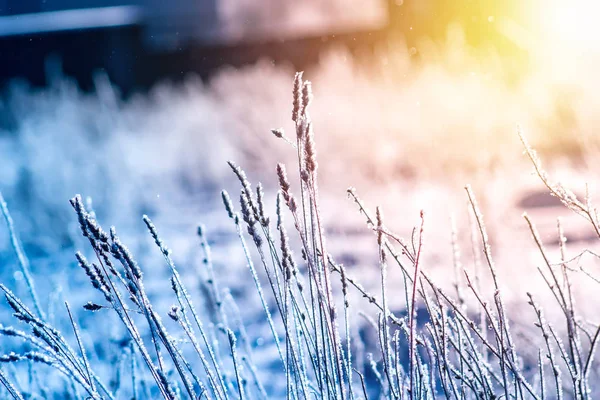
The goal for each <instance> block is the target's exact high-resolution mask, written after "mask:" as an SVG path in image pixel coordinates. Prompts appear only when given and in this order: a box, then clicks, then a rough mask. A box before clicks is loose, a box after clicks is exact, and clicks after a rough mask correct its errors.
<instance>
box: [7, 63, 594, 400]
mask: <svg viewBox="0 0 600 400" xmlns="http://www.w3.org/2000/svg"><path fill="white" fill-rule="evenodd" d="M312 99H313V94H312V89H311V83H310V82H309V81H305V80H304V79H303V75H302V73H298V74H296V76H295V79H294V84H293V102H292V103H293V107H292V116H291V117H292V118H291V119H292V122H293V126H294V130H293V131H292V132H291V133H288V132H285V131H284V130H283V129H274V130H273V131H272V133H273V135H274V136H275V138H274V139H273V140H280V141H282V142H284V143H286V146H288V148H289V151H290V152H293V153H294V154H295V157H296V163H295V165H293V168H294V169H295V170H297V176H298V180H297V181H294V182H292V180H291V179H290V177H289V176H291V175H292V174H291V173H290V175H289V176H288V172H287V170H286V168H287V167H291V166H290V165H288V166H286V165H284V164H278V165H277V168H276V174H277V180H278V184H279V190H278V192H277V197H276V207H275V210H274V212H272V211H270V210H269V209H268V207H267V200H266V196H267V195H266V194H265V191H264V190H263V187H262V186H261V184H260V183H259V184H258V185H253V184H252V183H251V182H250V180H249V178H248V176H247V175H246V173H245V172H244V170H243V169H242V168H241V167H240V166H238V165H236V164H234V163H232V162H230V163H229V167H230V169H231V172H232V174H233V176H234V177H235V178H236V179H237V180H238V181H239V187H240V190H239V193H237V194H235V195H231V194H229V193H228V192H226V191H223V192H222V193H221V195H222V201H223V205H224V208H225V214H226V215H227V216H228V217H229V219H230V221H231V224H232V228H233V229H235V232H236V234H237V238H238V239H239V246H240V247H241V249H242V250H243V253H244V256H245V264H246V267H247V270H246V272H245V274H246V276H245V278H243V279H245V280H247V285H249V286H252V287H253V295H254V296H255V297H256V298H257V299H258V301H257V304H258V305H259V306H258V307H259V309H258V310H252V309H251V308H252V307H253V306H252V304H250V303H248V304H246V303H244V304H242V303H241V302H240V301H241V299H238V298H236V296H235V293H232V292H231V291H229V290H228V289H227V288H226V287H223V286H222V285H221V278H222V272H221V271H219V270H218V269H217V268H215V265H214V264H213V262H212V254H211V251H210V246H209V244H208V243H209V242H208V240H207V237H206V229H205V228H204V227H202V226H201V227H199V228H198V237H197V238H196V240H197V242H198V244H199V245H200V246H201V248H202V251H203V260H202V266H201V270H199V271H195V274H194V275H193V276H192V275H188V273H190V271H189V269H187V270H186V271H187V272H186V273H182V272H180V269H179V268H178V266H177V265H176V264H175V261H174V259H173V257H172V252H171V250H170V249H169V247H168V245H167V241H166V239H165V238H163V237H162V236H161V235H160V233H159V231H158V228H157V227H156V226H155V225H154V223H153V222H152V220H151V219H150V218H149V217H148V216H144V217H143V223H144V224H145V227H146V228H147V230H148V234H149V235H150V236H151V238H152V240H153V241H154V243H155V245H156V247H157V250H158V251H156V252H155V253H156V255H155V256H156V257H162V258H163V259H164V264H165V266H166V270H167V271H168V278H167V279H162V280H159V284H160V287H159V288H152V287H149V286H148V285H147V282H148V281H147V279H146V277H147V275H148V274H154V273H158V272H157V271H148V270H145V269H144V266H143V265H141V264H140V263H138V262H137V261H136V258H135V256H134V254H132V252H131V251H130V250H129V248H128V247H127V245H126V244H125V243H124V242H123V241H122V239H121V237H120V235H119V233H118V232H117V230H116V228H114V227H110V228H109V229H105V228H104V227H103V226H102V225H101V224H100V223H99V222H98V219H97V217H96V213H95V212H94V210H93V209H92V208H91V205H90V204H85V202H84V201H83V200H82V198H81V196H79V195H78V196H75V197H74V198H72V199H71V201H70V204H71V206H72V208H73V217H72V218H73V219H74V220H75V219H76V221H77V225H78V229H79V231H80V234H81V235H82V236H83V237H84V238H85V240H86V242H88V246H87V248H82V249H80V251H78V252H77V253H76V254H75V259H76V261H77V264H78V266H79V270H78V271H73V272H72V274H78V275H79V276H84V277H85V280H86V281H87V282H86V283H85V285H86V286H85V287H84V288H79V287H78V288H76V290H77V291H79V292H81V293H85V294H86V297H87V299H88V300H87V301H86V302H85V304H80V305H79V304H78V305H77V308H76V309H74V308H73V307H72V306H71V305H70V304H69V302H64V304H62V305H60V307H59V308H57V307H50V306H49V304H50V303H51V302H48V301H45V300H44V299H43V298H42V297H41V296H40V295H39V294H38V293H37V291H36V277H34V276H33V274H32V273H31V267H30V262H29V260H28V258H27V256H26V255H25V252H24V250H23V248H22V246H21V242H20V240H19V238H18V235H17V228H15V226H14V223H13V221H12V218H11V216H10V213H9V210H8V207H7V205H6V203H5V201H4V199H2V198H0V205H1V206H2V213H3V215H4V218H5V220H6V225H7V227H8V232H9V235H10V238H11V243H12V246H13V248H14V251H15V253H16V254H17V256H18V265H19V271H17V272H18V274H19V276H20V279H19V280H18V281H17V282H19V283H20V285H21V286H22V287H21V288H18V287H17V288H15V287H13V288H9V287H8V286H6V285H3V284H2V285H0V289H1V290H2V292H3V293H4V297H5V300H6V304H7V306H8V308H9V309H10V311H11V313H12V319H10V320H9V319H5V320H3V321H2V325H0V335H2V341H1V343H2V345H1V350H2V352H3V354H2V355H1V356H0V362H1V363H2V365H1V367H0V387H1V388H2V389H1V392H0V393H1V394H2V398H12V399H16V400H23V399H37V398H46V399H59V398H60V399H78V398H88V399H151V398H157V399H158V398H164V399H168V400H171V399H188V398H189V399H205V398H210V399H230V398H239V399H266V398H287V399H312V398H331V399H333V398H335V399H342V400H344V399H367V398H370V399H375V398H389V399H419V400H425V399H435V398H448V399H490V400H491V399H500V398H504V399H509V398H515V399H540V400H543V399H567V398H576V399H592V398H595V396H597V395H599V394H600V391H599V390H598V376H597V373H596V372H595V371H596V369H597V363H596V362H595V359H594V355H595V352H596V349H597V344H598V340H599V338H600V326H598V324H597V323H593V322H590V321H587V320H585V319H583V317H582V316H581V315H580V313H579V312H578V306H577V303H578V301H592V300H593V299H579V298H578V296H577V288H575V287H573V284H572V276H573V275H575V274H580V275H581V274H585V275H586V276H588V277H589V279H592V280H594V281H599V280H598V278H596V275H595V273H594V272H593V271H590V270H589V269H587V268H585V267H584V266H583V265H582V264H581V263H579V261H581V260H582V254H579V255H570V253H569V252H568V250H567V245H566V239H565V237H564V234H563V230H562V226H561V223H560V221H559V222H558V224H557V233H556V241H557V242H558V244H559V247H560V257H559V258H555V257H554V256H552V255H551V254H550V253H548V252H547V251H546V249H545V246H544V242H543V241H542V238H541V237H540V235H539V234H538V232H537V230H536V227H535V224H534V222H533V221H532V219H531V218H530V217H528V216H527V215H524V218H525V223H527V225H528V226H529V228H530V231H531V237H532V241H531V245H532V246H535V247H536V248H537V249H538V250H539V252H540V254H541V255H542V256H543V260H544V262H545V264H544V266H543V267H541V268H539V273H540V274H541V276H542V277H543V279H544V281H545V282H546V284H547V290H548V291H550V292H551V294H552V296H553V297H554V299H555V304H554V305H553V307H555V308H558V309H559V310H560V313H561V324H562V325H564V326H556V325H554V324H550V323H549V322H547V321H546V319H545V317H544V310H543V309H542V307H541V306H540V305H538V303H537V302H536V299H535V298H534V296H533V295H532V294H528V296H529V306H530V307H531V311H532V313H531V315H532V316H533V319H532V320H531V324H532V325H533V326H535V327H536V332H537V334H532V335H530V336H528V337H522V335H521V336H518V337H517V336H515V334H514V333H513V330H512V329H511V328H512V321H514V316H513V315H512V314H513V313H515V312H522V310H521V309H518V310H513V309H509V308H507V305H506V303H505V300H504V298H503V288H504V287H505V282H502V281H501V280H500V278H499V276H498V273H497V268H496V265H495V263H494V255H493V252H492V249H491V246H490V241H489V239H488V233H487V230H486V225H485V222H484V216H483V214H482V212H481V210H480V207H479V205H478V202H477V199H476V196H475V194H474V192H473V190H472V189H471V188H470V187H469V186H467V187H466V196H467V199H468V204H469V208H470V215H471V216H472V226H471V227H470V229H471V230H472V239H473V240H472V249H471V251H472V252H473V258H474V260H475V261H474V263H473V264H474V267H473V268H472V267H470V264H471V263H470V262H466V261H465V260H463V259H462V256H461V253H462V252H463V251H462V250H461V249H460V248H459V243H458V240H457V239H456V236H457V235H456V231H455V230H454V234H453V240H452V245H453V252H452V253H451V254H448V258H447V261H446V262H445V263H446V264H447V268H449V269H454V271H455V277H456V279H455V281H454V282H453V283H452V288H453V289H452V290H447V289H444V288H442V286H444V285H441V284H440V282H438V279H437V278H438V277H437V276H436V274H435V273H432V271H431V270H430V269H429V268H428V265H427V264H426V262H425V261H424V256H423V255H424V254H425V253H426V252H427V251H428V241H427V236H428V232H429V231H431V230H434V229H436V228H435V227H433V226H430V225H428V215H427V213H424V212H421V214H420V224H419V226H417V227H415V228H414V229H413V233H412V235H411V236H410V237H409V238H407V239H405V238H402V237H400V236H399V235H398V234H396V233H394V231H393V230H392V228H391V227H390V226H388V225H387V224H386V218H385V217H384V213H383V210H381V209H380V208H379V207H378V208H376V211H375V212H374V213H373V212H371V211H369V209H368V208H367V206H366V205H365V204H364V202H363V201H362V200H361V198H360V197H359V194H358V193H357V191H356V190H355V189H353V188H350V189H348V191H347V194H348V197H349V199H350V200H351V201H352V202H353V203H354V204H355V205H356V209H357V212H358V213H359V214H360V215H361V216H362V217H363V218H364V220H365V224H366V229H368V230H370V231H372V233H373V240H374V241H375V242H376V243H377V247H378V254H379V256H378V259H379V261H378V263H379V276H380V290H379V291H378V292H369V291H368V290H367V289H365V288H364V287H363V286H362V285H361V284H360V277H357V276H351V275H350V273H349V271H347V269H346V268H345V266H344V265H343V264H342V263H340V262H338V261H337V260H336V259H335V257H334V256H333V255H332V254H330V252H329V251H328V248H327V238H326V232H325V229H324V225H323V215H322V212H321V208H320V197H319V184H318V182H319V179H318V172H319V164H318V161H317V148H316V145H315V128H314V126H313V122H312V120H311V117H310V110H311V103H312ZM520 137H521V139H522V142H523V145H524V147H525V150H526V153H527V154H528V156H529V157H530V159H531V161H532V162H533V165H534V167H535V170H536V172H537V174H538V175H539V177H540V179H541V181H542V182H543V184H545V186H546V187H547V189H548V190H549V191H550V193H552V194H553V195H554V196H556V197H557V198H558V199H560V200H561V201H562V202H563V203H564V205H565V206H566V207H567V208H569V209H570V210H572V211H573V212H575V213H576V214H579V215H580V216H581V217H582V218H585V220H587V222H588V223H589V225H590V228H591V229H592V230H593V231H594V232H595V233H596V235H597V236H598V239H600V220H599V219H598V214H597V210H596V208H595V207H594V206H593V203H592V200H591V199H590V197H589V195H588V196H586V198H585V199H578V198H577V197H576V196H575V195H574V194H573V193H571V192H570V191H569V190H568V189H567V188H565V187H564V186H562V185H560V184H557V183H553V182H552V180H551V179H550V177H548V176H547V174H546V173H545V172H544V170H543V168H542V166H541V162H540V160H539V158H538V157H537V155H536V153H535V151H534V150H533V149H532V148H531V146H530V145H529V144H528V143H527V141H526V139H525V138H524V136H522V135H521V136H520ZM327 156H331V155H327ZM294 175H296V174H295V173H294ZM234 198H235V199H236V200H235V201H234ZM347 245H348V246H350V247H351V246H353V244H352V242H350V241H349V242H348V243H347ZM465 252H466V251H465ZM467 265H469V266H468V267H467ZM391 273H399V274H401V276H402V285H401V286H399V287H397V286H393V285H390V284H388V276H389V275H390V274H391ZM483 276H489V277H491V286H489V287H488V286H487V285H485V284H484V283H483V280H482V279H481V278H482V277H483ZM198 277H202V278H201V279H199V278H198ZM37 279H40V277H37ZM514 279H519V277H518V276H515V277H514ZM73 280H74V281H75V279H74V278H73ZM154 283H156V280H154ZM196 285H197V286H198V287H196ZM17 290H19V291H20V292H22V293H24V294H23V295H22V296H17V295H16V294H15V293H16V292H17ZM153 293H154V294H156V293H160V295H161V297H162V298H163V299H164V298H165V297H166V298H169V299H171V301H172V305H171V306H170V307H168V308H167V309H165V308H164V307H161V306H160V305H156V302H155V301H154V295H153ZM69 294H70V293H66V294H63V298H66V299H68V298H69ZM353 294H354V295H353ZM355 294H358V295H359V296H355ZM357 298H359V299H361V300H360V301H359V300H356V299H357ZM391 298H394V299H395V300H396V301H398V299H400V302H401V303H402V304H403V310H404V311H403V312H398V311H394V310H392V309H391V307H390V306H389V304H390V299H391ZM359 310H364V311H359ZM255 313H258V315H259V316H258V317H256V316H255V315H256V314H255ZM85 314H88V315H87V317H85V321H86V322H85V323H86V326H85V327H84V328H82V326H81V323H80V322H79V321H80V320H83V316H84V315H85ZM89 314H92V315H89ZM251 318H253V319H256V320H259V323H258V324H257V323H254V324H251V325H248V326H247V322H248V319H251ZM90 321H91V322H90ZM107 325H110V331H111V334H110V335H107V334H106V328H107ZM532 347H533V348H534V349H537V350H536V351H534V352H533V353H534V354H535V356H534V357H532V356H531V354H532V351H531V349H532ZM111 355H112V356H111ZM107 360H112V361H111V362H112V365H110V364H109V363H108V362H107Z"/></svg>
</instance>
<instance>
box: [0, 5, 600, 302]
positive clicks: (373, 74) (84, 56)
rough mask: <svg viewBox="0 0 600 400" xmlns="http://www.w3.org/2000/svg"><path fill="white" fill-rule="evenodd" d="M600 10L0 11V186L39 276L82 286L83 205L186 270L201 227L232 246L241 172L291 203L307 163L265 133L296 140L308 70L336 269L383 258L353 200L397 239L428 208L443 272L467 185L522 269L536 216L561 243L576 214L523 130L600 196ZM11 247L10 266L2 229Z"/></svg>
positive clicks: (548, 157) (553, 163)
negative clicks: (544, 180) (280, 191)
mask: <svg viewBox="0 0 600 400" xmlns="http://www.w3.org/2000/svg"><path fill="white" fill-rule="evenodd" d="M82 3H85V7H82ZM599 13H600V5H599V4H597V3H596V2H594V1H591V0H573V1H570V2H565V1H560V0H545V1H541V0H519V1H517V0H510V1H506V0H504V1H499V0H302V1H291V0H260V1H259V0H172V1H168V2H167V1H162V0H129V1H128V0H88V1H85V2H82V1H75V0H0V55H1V63H0V159H1V160H2V164H1V168H0V190H1V191H2V193H3V194H4V197H5V198H6V200H7V202H8V204H9V207H10V209H11V210H12V213H13V216H14V218H15V222H16V226H17V228H18V232H19V234H20V236H21V239H22V241H23V242H24V244H25V247H26V248H27V249H28V252H29V254H30V257H32V258H33V259H35V260H36V262H35V263H34V264H33V265H34V269H36V270H37V271H39V272H41V273H46V272H48V271H57V269H56V268H63V269H64V270H65V271H67V270H68V268H69V267H70V266H71V265H72V264H73V261H74V258H73V256H72V254H73V250H74V249H75V248H80V247H81V246H83V244H82V242H81V240H80V238H78V235H77V225H76V220H75V218H74V215H73V213H72V211H71V209H70V206H69V203H68V199H69V198H71V197H72V196H73V195H75V194H76V193H81V194H82V195H83V196H84V197H85V196H89V197H90V198H92V199H93V205H94V209H95V210H96V213H97V215H98V218H99V220H100V221H101V222H103V223H105V224H106V225H111V224H115V225H117V226H118V227H119V228H120V230H121V232H122V235H123V236H124V237H125V238H126V239H128V244H129V245H130V246H131V247H132V248H134V249H135V248H140V249H145V248H147V246H148V245H149V244H151V239H150V238H146V237H145V236H140V235H138V233H139V232H140V231H141V230H142V229H143V228H144V226H143V224H142V223H141V219H140V217H141V215H142V214H143V213H146V214H149V215H150V216H151V217H153V219H154V220H155V222H156V224H157V225H158V226H159V227H160V228H161V229H162V230H163V231H164V232H165V237H166V239H168V242H169V243H170V246H171V247H173V248H174V250H175V252H174V254H176V255H178V257H180V258H181V260H184V261H185V260H189V259H190V257H192V256H191V254H195V253H194V251H197V244H196V243H195V242H193V240H189V238H190V237H191V236H192V235H193V234H194V233H193V232H194V231H195V226H196V224H197V223H199V222H204V223H206V224H207V226H208V229H209V233H210V234H212V235H213V238H214V242H215V245H222V246H227V243H228V240H230V239H231V240H233V239H234V236H233V233H234V230H233V227H232V226H230V224H229V221H228V220H227V218H226V215H225V213H224V212H223V211H222V206H221V204H220V200H219V192H220V190H221V189H222V188H227V189H230V190H231V192H232V193H236V191H237V186H236V185H235V182H233V179H232V178H233V175H232V174H231V171H230V170H229V168H228V167H227V164H226V161H227V160H234V161H236V162H237V163H238V164H240V165H241V166H243V167H244V168H245V169H246V170H247V171H248V174H249V176H250V177H251V180H252V181H253V182H257V181H259V180H261V181H263V183H264V185H265V187H266V188H267V191H268V193H269V196H270V197H269V198H270V199H272V201H271V204H274V193H275V190H276V179H275V176H274V171H275V164H276V163H277V162H286V163H288V164H291V163H293V162H294V151H293V149H292V148H290V146H289V145H287V144H286V143H285V142H284V141H281V140H278V139H276V138H275V137H273V135H272V134H271V133H270V130H271V129H272V128H279V127H282V128H283V129H284V130H286V131H288V132H290V135H292V133H291V132H293V128H292V123H291V121H290V115H291V89H292V79H293V75H294V73H295V71H298V70H304V71H305V78H306V79H309V80H311V81H312V82H313V88H314V92H315V101H314V103H313V105H312V108H311V115H312V118H313V120H314V123H315V129H316V142H317V146H318V151H319V159H320V161H319V171H320V181H321V193H322V195H323V197H324V200H323V208H324V214H325V215H326V218H327V221H326V224H327V229H328V231H329V232H330V233H331V234H332V236H333V239H331V242H332V249H333V250H332V251H334V252H337V253H334V254H337V255H339V256H340V258H342V259H343V260H345V263H346V264H347V265H348V266H349V267H357V266H358V265H361V264H373V265H372V267H374V265H375V263H374V262H373V261H375V262H376V257H377V253H376V248H375V247H376V246H374V243H373V241H372V240H371V241H369V242H368V243H370V246H371V247H367V248H366V249H365V250H364V252H365V253H366V254H368V257H366V258H364V259H363V258H361V257H360V256H359V255H356V254H350V252H349V249H348V246H347V243H348V240H352V241H353V243H361V244H362V243H367V242H366V241H362V237H363V236H361V235H366V236H365V238H369V236H368V235H369V234H370V233H369V232H368V230H365V229H363V228H362V226H363V225H362V222H363V221H361V218H360V215H358V213H356V211H355V210H354V208H353V206H352V204H351V203H350V202H349V201H345V199H344V196H345V195H344V191H345V189H346V188H347V187H348V186H355V187H356V188H357V190H358V193H360V194H361V195H362V196H363V197H364V198H365V201H366V202H367V204H370V205H372V206H373V207H374V206H375V205H383V208H384V210H387V211H386V215H387V216H388V217H387V219H388V221H389V225H390V226H392V227H394V228H396V229H397V230H398V231H399V232H400V233H401V234H405V235H410V232H411V230H412V226H413V225H415V224H417V223H418V215H419V210H420V209H425V210H427V211H428V212H429V214H428V215H429V217H428V218H429V221H430V222H429V224H430V226H435V227H436V228H435V229H432V230H431V233H430V235H431V236H430V237H429V238H428V240H430V241H431V243H434V245H432V246H431V249H430V252H429V256H430V257H431V259H430V260H429V263H430V264H431V265H432V266H437V265H442V264H443V261H444V259H445V258H444V257H445V256H442V254H445V255H447V254H449V253H448V251H449V248H450V247H449V243H450V231H451V229H450V224H449V220H450V215H452V214H455V215H456V219H457V222H458V225H459V226H466V227H467V228H466V229H464V230H462V231H461V232H459V236H460V238H461V240H463V239H464V241H465V242H468V241H469V232H468V219H467V213H466V207H465V198H464V194H463V191H462V187H463V186H464V185H465V184H466V183H471V184H472V185H473V187H474V189H475V192H476V193H477V194H478V196H479V197H480V203H481V205H482V208H483V210H484V213H485V215H486V218H487V223H488V226H489V229H490V232H491V238H492V241H493V245H494V246H495V248H496V249H498V253H499V254H501V255H500V256H499V257H500V258H502V257H504V258H506V259H505V260H502V259H501V260H498V262H499V263H503V262H504V263H506V264H508V265H515V262H516V261H515V260H522V259H523V255H524V254H523V253H526V252H527V251H526V250H525V244H527V245H529V244H530V242H529V240H530V239H529V237H528V234H527V232H526V230H525V229H524V224H523V222H522V220H521V218H520V214H521V212H522V211H523V210H529V211H530V212H532V213H535V215H537V217H536V218H537V220H538V222H539V223H540V229H541V230H542V234H543V236H544V237H545V238H547V239H548V240H549V241H551V242H554V237H555V233H554V229H555V228H554V227H555V217H556V216H557V215H559V214H561V213H562V214H566V215H569V214H568V213H567V212H566V211H565V210H563V209H562V208H560V206H557V204H556V202H553V201H552V199H549V198H548V197H547V196H546V195H544V194H543V190H542V188H541V186H540V183H539V181H538V180H537V179H535V178H534V177H532V176H531V174H530V171H531V166H530V164H529V163H528V162H527V160H526V159H525V157H524V156H523V154H522V147H521V145H520V143H519V140H518V137H517V134H516V126H517V124H519V125H521V126H522V128H523V130H524V132H525V134H526V135H527V137H528V138H529V140H530V141H531V143H532V144H533V145H534V146H535V147H536V148H537V149H538V150H539V152H540V154H541V155H542V157H543V159H544V162H545V165H546V166H547V167H548V169H549V171H550V172H551V175H552V176H553V177H555V178H556V179H557V180H563V181H568V182H569V184H570V185H572V189H573V190H575V191H576V193H585V185H584V182H586V181H590V182H591V183H592V185H591V186H590V192H591V193H595V189H594V186H593V178H594V171H596V167H597V163H598V161H597V160H598V157H597V155H598V151H597V148H598V144H599V143H600V141H599V139H600V136H598V134H597V132H596V127H597V126H598V124H597V122H598V119H599V118H600V117H599V116H598V115H599V114H598V112H597V110H598V103H599V101H600V96H599V95H598V93H600V87H599V86H600V82H599V81H598V80H597V79H596V75H597V71H598V69H599V68H600V58H599V54H600V28H599V26H600V25H599V24H598V23H597V19H598V15H599ZM290 169H292V168H290ZM577 221H578V220H576V219H575V220H574V221H573V222H572V223H570V222H569V223H565V229H566V230H567V236H568V238H569V240H570V241H571V242H572V243H573V251H576V250H578V249H579V248H580V247H583V246H587V245H589V239H590V237H591V236H590V235H589V234H588V231H587V230H585V229H582V228H581V226H580V225H579V224H578V222H577ZM361 229H362V230H361ZM586 229H587V228H586ZM357 232H358V233H357ZM141 237H143V239H140V238H141ZM146 239H148V240H146ZM336 245H337V246H338V247H337V248H336ZM144 246H146V247H144ZM357 246H358V247H357ZM357 246H352V251H353V252H354V251H355V250H357V251H358V249H359V248H360V246H359V245H357ZM0 248H1V249H2V251H0V261H2V262H3V263H4V264H3V265H7V266H8V265H12V264H14V263H15V262H16V258H15V257H14V255H13V254H12V253H11V252H10V251H9V248H10V245H9V240H8V235H7V233H6V230H4V229H0ZM507 249H508V250H507ZM515 249H517V250H519V251H515ZM505 250H507V251H505ZM361 251H362V250H361ZM62 254H64V256H65V257H64V258H62V257H61V256H59V255H62ZM142 254H145V253H144V252H142ZM215 254H219V252H218V251H215ZM528 255H529V253H526V254H525V256H528ZM225 256H227V257H231V253H224V255H223V257H225ZM141 257H145V255H141ZM217 257H219V256H217ZM65 260H68V261H65ZM218 261H219V260H218ZM220 262H221V264H222V265H223V266H224V267H225V266H226V267H227V268H234V264H235V265H237V264H236V263H232V262H231V260H227V259H224V258H223V259H222V260H220ZM238 264H239V265H240V268H243V267H244V265H243V263H242V262H240V263H238ZM3 270H4V271H12V270H11V269H10V268H8V267H7V268H4V269H3ZM361 271H365V270H364V269H363V270H361ZM507 271H509V272H510V269H508V270H507ZM509 272H507V273H509ZM6 273H8V272H6ZM10 273H12V272H10ZM522 273H524V272H522ZM363 274H364V275H365V276H368V274H367V273H366V272H364V273H363ZM531 274H532V275H536V272H535V270H534V269H532V272H531ZM233 278H234V276H232V279H233ZM373 278H374V280H375V281H374V282H375V283H376V279H377V274H373ZM15 279H19V276H16V278H15ZM56 279H59V278H56ZM228 283H229V284H232V283H231V282H228ZM239 284H240V285H242V284H243V282H239ZM515 285H517V286H518V283H515ZM233 286H234V287H235V282H234V283H233ZM515 293H518V294H519V295H522V294H523V291H522V290H520V289H519V287H515Z"/></svg>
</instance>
